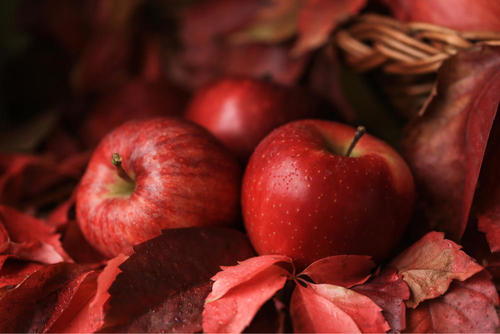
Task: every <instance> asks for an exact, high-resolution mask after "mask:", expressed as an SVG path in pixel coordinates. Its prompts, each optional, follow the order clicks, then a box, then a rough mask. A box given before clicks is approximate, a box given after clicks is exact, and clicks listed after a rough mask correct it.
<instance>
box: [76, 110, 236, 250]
mask: <svg viewBox="0 0 500 334" xmlns="http://www.w3.org/2000/svg"><path fill="white" fill-rule="evenodd" d="M114 153H117V154H114ZM112 156H113V161H112ZM112 162H113V163H112ZM114 164H115V165H114ZM240 181H241V170H240V167H239V164H238V162H237V161H236V159H235V158H234V157H233V156H232V155H230V153H229V152H228V151H227V150H226V149H225V148H224V147H223V146H222V145H221V144H220V143H219V142H218V141H217V140H216V139H215V138H214V137H213V136H212V135H211V134H210V133H208V132H207V131H206V130H204V129H202V128H201V127H199V126H197V125H195V124H192V123H190V122H187V121H184V120H181V119H174V118H172V119H169V118H156V119H150V120H142V121H139V120H135V121H130V122H127V123H125V124H123V125H122V126H120V127H118V128H117V129H115V130H114V131H113V132H111V133H110V134H109V135H107V136H106V137H105V138H104V139H103V140H102V142H101V143H100V144H99V146H98V147H97V149H96V150H95V152H94V154H93V156H92V158H91V160H90V162H89V165H88V167H87V170H86V172H85V175H84V176H83V178H82V180H81V182H80V184H79V186H78V189H77V193H76V216H77V220H78V223H79V225H80V228H81V230H82V232H83V234H84V236H85V238H86V239H87V240H88V241H89V243H90V244H91V245H93V246H94V247H95V248H97V249H98V250H99V251H100V252H102V253H103V254H104V255H106V256H109V257H112V256H115V255H117V254H119V253H122V252H124V253H127V252H129V251H130V249H131V246H133V245H135V244H137V243H140V242H142V241H145V240H147V239H149V238H152V237H154V236H156V235H158V234H159V233H160V230H162V229H167V228H180V227H189V226H211V225H231V224H233V223H234V222H235V221H236V220H237V218H238V216H239V198H240Z"/></svg>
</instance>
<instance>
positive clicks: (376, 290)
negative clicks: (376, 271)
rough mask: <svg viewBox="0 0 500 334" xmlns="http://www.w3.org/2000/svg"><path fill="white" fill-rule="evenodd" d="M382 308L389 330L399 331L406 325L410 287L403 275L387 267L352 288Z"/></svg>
mask: <svg viewBox="0 0 500 334" xmlns="http://www.w3.org/2000/svg"><path fill="white" fill-rule="evenodd" d="M353 290H354V291H356V292H359V293H361V294H363V295H365V296H367V297H368V298H370V299H371V300H372V301H374V302H375V304H377V305H378V306H380V307H381V308H382V314H383V315H384V317H385V319H386V320H387V322H388V323H389V326H390V327H391V332H395V333H399V332H401V331H402V330H403V329H405V327H406V306H405V303H404V301H405V300H407V299H408V298H410V289H409V288H408V285H407V284H406V283H405V282H404V281H403V277H402V276H401V275H399V274H398V273H396V271H395V270H393V269H388V270H385V271H384V272H382V273H381V274H380V275H378V276H375V277H374V278H373V279H372V280H370V281H368V283H365V284H363V285H358V286H355V287H354V288H353Z"/></svg>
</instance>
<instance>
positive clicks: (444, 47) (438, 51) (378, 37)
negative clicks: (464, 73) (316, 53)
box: [335, 14, 500, 74]
mask: <svg viewBox="0 0 500 334" xmlns="http://www.w3.org/2000/svg"><path fill="white" fill-rule="evenodd" d="M335 43H336V45H337V46H338V47H339V48H340V49H341V50H343V52H344V55H345V59H346V61H347V63H348V64H349V65H350V66H352V67H353V68H354V69H356V70H358V71H368V70H371V69H374V68H377V67H382V68H383V70H384V71H385V72H387V73H393V74H425V73H432V72H436V71H437V69H438V68H439V67H440V66H441V63H442V62H443V61H444V60H445V59H447V58H448V57H450V56H452V55H454V54H455V53H457V51H459V50H460V49H467V48H470V47H472V46H474V45H475V44H478V43H482V44H491V45H500V33H497V32H488V31H482V32H481V31H475V32H458V31H455V30H452V29H448V28H444V27H440V26H436V25H433V24H429V23H413V22H412V23H406V24H405V23H402V22H400V21H397V20H395V19H392V18H389V17H384V16H379V15H374V14H367V15H362V16H359V17H358V18H356V19H355V20H354V22H353V23H352V24H351V25H349V26H348V27H347V28H345V29H343V30H340V31H338V32H337V34H336V35H335Z"/></svg>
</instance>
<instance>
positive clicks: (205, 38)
mask: <svg viewBox="0 0 500 334" xmlns="http://www.w3.org/2000/svg"><path fill="white" fill-rule="evenodd" d="M282 4H283V5H286V6H288V5H289V3H288V2H282ZM267 10H271V8H270V7H269V2H267V1H254V0H242V1H237V2H235V1H232V0H208V1H203V2H196V3H193V4H191V5H190V6H189V7H188V8H187V9H186V10H185V12H184V14H183V15H182V17H181V19H180V22H179V26H180V27H179V35H180V40H181V43H182V46H183V48H182V51H181V52H180V53H179V54H177V55H172V56H171V58H170V61H169V63H168V65H169V66H168V71H169V75H170V76H171V77H172V78H174V80H176V81H177V82H178V83H179V84H182V85H184V86H187V87H191V88H198V87H200V86H202V85H205V84H208V83H209V82H212V81H214V80H216V79H218V78H220V77H223V76H248V77H253V78H261V77H263V76H270V77H272V78H273V80H274V81H276V82H279V83H282V84H285V85H292V84H294V83H296V82H297V80H298V79H299V78H300V76H301V74H302V73H303V70H304V67H305V66H306V65H307V61H308V59H309V57H308V56H307V55H305V56H301V57H292V56H291V55H290V50H291V48H292V43H291V42H280V43H270V44H264V43H257V42H253V43H236V44H235V43H234V42H231V36H233V34H234V33H236V32H238V31H240V29H244V28H245V27H248V26H249V25H250V24H251V23H252V22H255V20H257V18H258V13H259V12H261V11H264V12H266V11H267ZM271 11H272V10H271ZM266 15H267V14H266ZM281 28H282V27H281V26H280V27H279V29H281Z"/></svg>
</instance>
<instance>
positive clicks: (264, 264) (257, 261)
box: [206, 255, 292, 302]
mask: <svg viewBox="0 0 500 334" xmlns="http://www.w3.org/2000/svg"><path fill="white" fill-rule="evenodd" d="M277 263H289V264H292V260H291V259H290V258H289V257H287V256H284V255H263V256H258V257H253V258H250V259H247V260H245V261H242V262H239V263H238V265H236V266H231V267H226V266H222V267H221V269H222V271H219V272H218V273H217V274H215V276H214V277H212V278H211V280H212V281H214V284H213V286H212V291H211V292H210V295H209V296H208V297H207V300H206V302H214V301H216V300H217V299H219V298H221V297H223V296H224V295H225V294H226V293H227V292H228V291H229V290H231V289H232V288H234V287H237V286H238V285H240V284H241V283H243V282H246V281H249V280H251V279H252V278H253V277H254V276H256V275H259V274H260V273H261V272H263V271H265V270H267V269H269V268H270V267H272V266H274V265H276V264H277Z"/></svg>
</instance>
